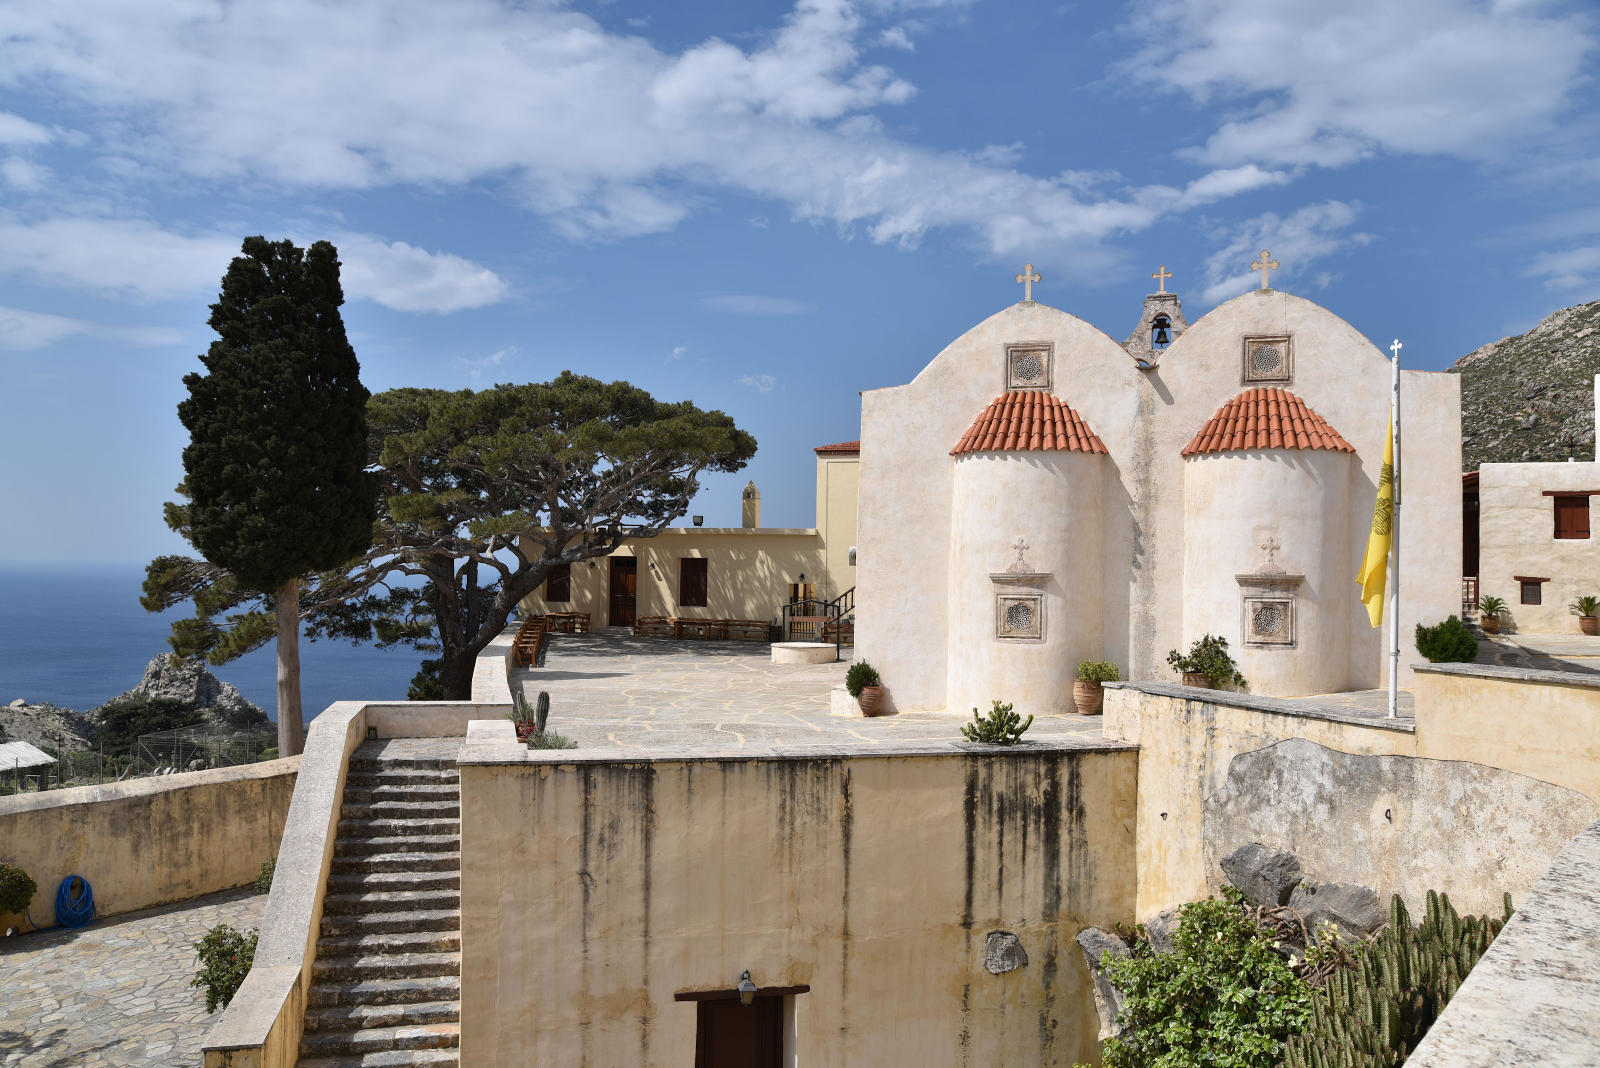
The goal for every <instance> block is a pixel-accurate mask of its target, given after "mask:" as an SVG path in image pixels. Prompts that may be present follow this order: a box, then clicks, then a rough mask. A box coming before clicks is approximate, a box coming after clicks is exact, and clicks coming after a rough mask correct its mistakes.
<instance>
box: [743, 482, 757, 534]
mask: <svg viewBox="0 0 1600 1068" xmlns="http://www.w3.org/2000/svg"><path fill="white" fill-rule="evenodd" d="M739 525H740V526H742V527H744V528H745V529H746V530H753V529H755V528H756V527H759V526H760V525H761V491H760V490H758V489H756V483H755V480H754V479H751V480H750V484H749V485H747V486H745V488H744V519H743V522H741V523H740V524H739Z"/></svg>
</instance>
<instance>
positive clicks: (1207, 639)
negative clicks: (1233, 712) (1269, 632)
mask: <svg viewBox="0 0 1600 1068" xmlns="http://www.w3.org/2000/svg"><path fill="white" fill-rule="evenodd" d="M1167 663H1169V664H1171V665H1172V670H1173V671H1176V672H1179V673H1180V674H1182V676H1183V684H1184V685H1185V686H1199V687H1201V688H1202V689H1207V690H1214V689H1216V688H1217V687H1218V686H1221V685H1223V684H1225V683H1230V682H1231V683H1232V684H1233V685H1235V686H1237V687H1239V689H1241V690H1242V689H1244V688H1245V686H1246V683H1245V681H1244V676H1243V675H1241V674H1239V665H1237V664H1235V663H1234V662H1233V657H1231V656H1229V655H1228V639H1226V638H1223V637H1221V636H1219V635H1215V634H1202V635H1201V636H1200V637H1198V638H1196V639H1195V640H1194V643H1193V644H1192V645H1190V646H1189V651H1188V652H1187V653H1180V652H1178V650H1176V649H1174V650H1172V651H1171V652H1169V653H1168V654H1167Z"/></svg>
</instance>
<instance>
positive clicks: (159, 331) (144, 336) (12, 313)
mask: <svg viewBox="0 0 1600 1068" xmlns="http://www.w3.org/2000/svg"><path fill="white" fill-rule="evenodd" d="M76 334H86V335H89V336H91V337H98V338H104V339H106V340H108V341H116V342H121V343H123V344H128V345H136V346H139V347H142V348H149V347H154V346H157V345H172V344H176V343H177V342H179V341H181V340H182V339H183V335H182V333H180V332H179V331H177V330H169V329H164V328H162V327H148V326H103V325H101V324H99V323H91V322H87V321H85V320H83V319H72V318H68V317H67V316H64V315H47V314H45V313H43V312H32V311H24V310H22V309H21V308H5V307H0V349H14V350H23V351H26V350H28V349H41V348H44V347H45V346H47V345H52V344H54V343H55V342H57V341H60V340H61V339H62V338H66V337H72V336H73V335H76Z"/></svg>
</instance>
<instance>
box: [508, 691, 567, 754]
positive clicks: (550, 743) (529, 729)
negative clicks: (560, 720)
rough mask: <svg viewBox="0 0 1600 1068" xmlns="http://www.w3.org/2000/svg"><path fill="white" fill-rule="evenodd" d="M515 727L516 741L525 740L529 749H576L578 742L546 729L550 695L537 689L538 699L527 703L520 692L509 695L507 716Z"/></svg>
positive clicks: (548, 717) (548, 719)
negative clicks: (508, 712) (509, 705)
mask: <svg viewBox="0 0 1600 1068" xmlns="http://www.w3.org/2000/svg"><path fill="white" fill-rule="evenodd" d="M507 718H509V719H510V720H511V722H512V723H513V724H515V725H516V728H517V741H519V742H526V743H527V744H528V748H529V749H576V748H578V743H577V742H575V741H573V740H572V739H571V738H568V737H567V736H566V735H564V734H557V733H556V732H555V731H552V730H547V729H546V725H547V724H548V723H549V722H550V695H549V694H548V693H546V692H545V691H544V690H540V691H539V700H538V703H537V704H535V705H529V704H528V699H527V698H526V697H524V696H523V695H522V694H520V693H514V694H512V695H511V714H510V716H509V717H507Z"/></svg>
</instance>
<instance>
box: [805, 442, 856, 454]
mask: <svg viewBox="0 0 1600 1068" xmlns="http://www.w3.org/2000/svg"><path fill="white" fill-rule="evenodd" d="M811 451H812V452H816V453H825V452H860V451H861V442H859V441H841V442H839V443H838V444H837V445H818V446H817V447H816V448H815V449H812V450H811Z"/></svg>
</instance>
